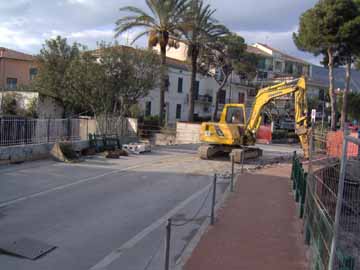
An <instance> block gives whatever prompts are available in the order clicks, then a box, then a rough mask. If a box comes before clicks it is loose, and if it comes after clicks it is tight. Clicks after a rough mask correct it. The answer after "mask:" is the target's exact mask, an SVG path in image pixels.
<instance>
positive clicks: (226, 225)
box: [185, 165, 308, 270]
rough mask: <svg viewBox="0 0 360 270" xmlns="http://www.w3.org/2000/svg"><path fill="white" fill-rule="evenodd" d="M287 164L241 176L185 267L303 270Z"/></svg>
mask: <svg viewBox="0 0 360 270" xmlns="http://www.w3.org/2000/svg"><path fill="white" fill-rule="evenodd" d="M290 170H291V168H290V166H288V165H281V166H277V167H273V168H267V169H264V170H262V171H259V172H257V173H255V174H247V175H244V176H241V178H240V179H239V181H238V185H237V189H236V193H235V194H234V195H231V197H230V198H229V200H228V201H227V203H226V205H225V206H224V208H223V210H221V212H220V213H219V215H218V220H217V223H216V225H215V227H212V228H210V229H209V231H208V232H207V233H206V234H205V235H204V236H203V238H202V240H201V241H200V243H199V245H198V246H197V247H196V249H195V251H194V253H193V254H192V257H191V258H190V260H189V261H188V262H187V264H186V266H185V270H215V269H216V270H219V269H221V270H260V269H276V270H290V269H291V270H303V269H308V263H307V261H306V255H305V254H306V250H305V246H304V244H303V243H304V241H303V240H302V234H301V224H302V221H301V220H300V219H298V218H297V213H298V211H297V207H296V205H295V202H294V200H293V196H292V193H291V185H290V180H289V176H290Z"/></svg>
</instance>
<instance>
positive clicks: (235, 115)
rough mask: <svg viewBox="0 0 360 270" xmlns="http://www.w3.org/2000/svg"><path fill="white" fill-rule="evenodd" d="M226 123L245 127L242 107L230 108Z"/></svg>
mask: <svg viewBox="0 0 360 270" xmlns="http://www.w3.org/2000/svg"><path fill="white" fill-rule="evenodd" d="M226 123H228V124H237V125H244V124H245V119H244V110H243V108H241V107H229V108H228V109H227V113H226Z"/></svg>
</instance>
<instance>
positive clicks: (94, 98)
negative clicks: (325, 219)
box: [66, 43, 160, 118]
mask: <svg viewBox="0 0 360 270" xmlns="http://www.w3.org/2000/svg"><path fill="white" fill-rule="evenodd" d="M159 69H160V61H159V57H158V55H157V54H155V53H154V52H152V51H144V50H138V49H133V48H129V47H123V46H119V45H117V44H115V45H112V44H105V43H101V44H100V45H99V48H98V50H96V51H95V52H84V53H82V54H81V56H80V57H78V58H77V59H76V60H74V61H73V62H72V63H71V65H70V67H69V69H68V70H67V73H66V79H67V85H66V87H67V89H68V90H69V97H68V100H69V102H71V104H72V105H73V106H82V107H83V108H84V109H85V106H88V108H89V110H90V111H91V112H92V114H93V115H94V116H100V115H102V116H103V117H105V118H107V117H110V116H114V115H115V116H129V115H130V107H131V106H132V105H134V104H137V103H138V101H139V99H140V98H143V97H145V96H146V95H148V93H149V91H150V90H151V89H154V88H155V87H156V86H157V84H158V76H159V75H158V74H159Z"/></svg>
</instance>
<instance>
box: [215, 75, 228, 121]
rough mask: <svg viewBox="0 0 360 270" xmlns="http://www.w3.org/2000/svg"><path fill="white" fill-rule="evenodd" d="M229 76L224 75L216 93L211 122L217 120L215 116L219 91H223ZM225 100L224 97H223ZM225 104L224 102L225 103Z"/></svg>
mask: <svg viewBox="0 0 360 270" xmlns="http://www.w3.org/2000/svg"><path fill="white" fill-rule="evenodd" d="M229 76H230V74H227V75H225V78H224V80H223V81H222V82H221V84H220V86H219V89H218V90H217V92H216V95H215V108H214V113H213V115H212V121H216V120H217V114H218V110H219V95H220V91H221V90H223V89H224V87H225V85H226V83H227V81H228V79H229ZM225 99H226V97H225ZM225 102H226V101H225Z"/></svg>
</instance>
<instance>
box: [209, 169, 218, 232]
mask: <svg viewBox="0 0 360 270" xmlns="http://www.w3.org/2000/svg"><path fill="white" fill-rule="evenodd" d="M216 181H217V175H216V174H215V175H214V181H213V195H212V202H211V215H210V224H211V225H214V224H215V203H216Z"/></svg>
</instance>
